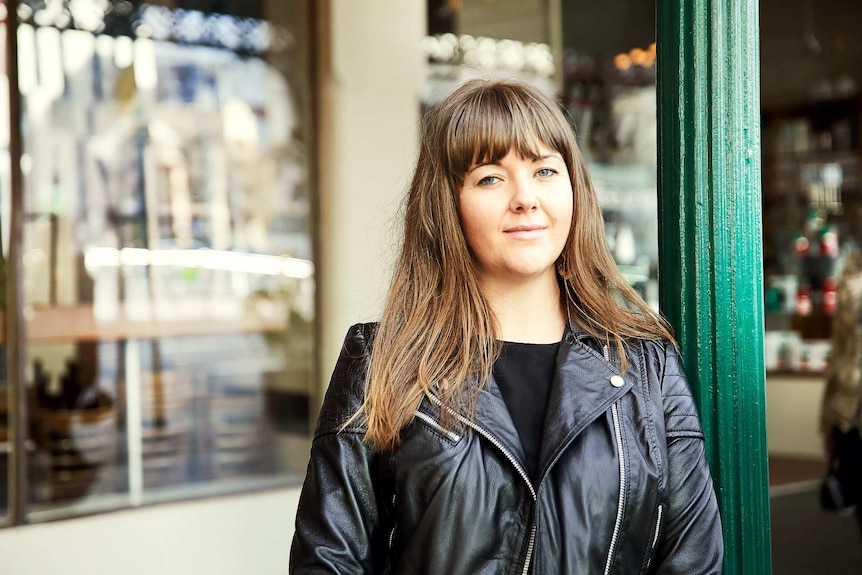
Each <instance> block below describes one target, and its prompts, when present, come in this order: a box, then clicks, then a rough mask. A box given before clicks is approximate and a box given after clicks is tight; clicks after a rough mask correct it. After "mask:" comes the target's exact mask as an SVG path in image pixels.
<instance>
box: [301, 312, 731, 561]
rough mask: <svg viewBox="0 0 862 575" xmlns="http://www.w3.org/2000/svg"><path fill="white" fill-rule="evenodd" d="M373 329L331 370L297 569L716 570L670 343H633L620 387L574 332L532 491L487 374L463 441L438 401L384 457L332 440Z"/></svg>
mask: <svg viewBox="0 0 862 575" xmlns="http://www.w3.org/2000/svg"><path fill="white" fill-rule="evenodd" d="M374 330H375V325H373V324H363V325H356V326H353V327H352V328H351V329H350V331H349V332H348V334H347V338H346V340H345V342H344V347H343V349H342V352H341V357H340V358H339V360H338V363H337V365H336V367H335V372H334V374H333V376H332V381H331V383H330V386H329V390H328V391H327V394H326V398H325V400H324V403H323V407H322V410H321V413H320V417H319V420H318V422H317V429H316V431H315V435H314V441H313V444H312V449H311V461H310V463H309V466H308V475H307V477H306V480H305V484H304V486H303V489H302V494H301V497H300V501H299V509H298V513H297V517H296V532H295V535H294V540H293V547H292V549H291V556H290V572H291V573H294V574H296V575H300V574H307V573H315V574H316V573H338V574H340V575H345V574H350V573H356V574H359V573H363V574H366V573H375V574H377V573H404V574H410V575H418V574H434V575H478V574H512V575H516V574H517V575H521V574H526V573H532V574H534V575H539V574H546V573H547V574H550V573H554V574H568V575H574V574H607V573H614V574H634V573H674V574H685V575H697V574H707V573H709V574H711V573H720V572H721V563H722V553H723V547H722V534H721V522H720V520H719V514H718V507H717V505H716V499H715V493H714V491H713V486H712V480H711V478H710V475H709V470H708V469H707V464H706V460H705V458H704V445H703V434H702V432H701V428H700V423H699V420H698V417H697V413H696V411H695V406H694V403H693V401H692V397H691V394H690V392H689V389H688V385H687V382H686V378H685V375H684V374H683V372H682V369H681V366H680V361H679V358H678V356H677V353H676V351H675V349H674V348H673V346H672V345H670V344H663V343H661V342H650V341H633V342H631V345H630V351H629V358H628V359H629V364H628V369H627V371H626V374H625V375H624V376H623V378H622V379H620V378H618V377H614V376H616V375H617V374H618V372H619V370H618V368H617V367H615V365H614V364H615V361H614V359H615V358H608V359H607V360H606V359H605V357H603V348H602V346H601V345H600V344H597V343H596V341H595V339H594V338H592V337H591V336H589V335H587V334H586V333H584V332H582V331H580V329H579V328H578V327H577V326H576V325H571V326H570V328H569V330H568V331H567V333H566V336H565V339H564V340H563V343H562V344H561V345H560V351H559V355H558V359H557V372H556V376H555V379H554V383H553V388H552V391H551V396H550V401H549V405H548V410H547V415H546V424H545V429H544V439H543V443H542V448H541V454H540V462H539V473H540V479H539V481H538V482H535V483H534V482H533V481H531V480H530V479H529V478H528V475H527V473H526V471H525V467H524V456H523V453H522V448H521V443H520V440H519V437H518V433H517V431H516V430H515V427H514V426H513V424H512V421H511V419H510V417H509V414H508V410H507V408H506V405H505V403H504V402H503V398H502V396H501V395H500V391H499V388H498V387H497V385H496V383H495V382H494V381H493V379H491V380H489V381H488V382H487V384H486V387H485V388H484V389H483V391H482V392H481V393H480V396H479V399H478V401H477V405H476V412H475V414H474V415H473V416H472V417H470V418H469V419H467V418H465V420H464V422H465V423H466V426H467V428H466V431H465V432H452V431H447V430H445V429H443V428H442V427H441V426H440V425H439V423H438V417H437V409H436V407H435V405H434V401H433V398H428V399H425V400H423V402H422V404H421V406H420V408H419V410H418V411H417V413H416V416H415V417H414V418H413V421H412V422H411V424H410V425H409V426H408V427H407V428H405V429H404V430H403V432H402V443H401V445H400V446H399V447H398V448H396V449H395V450H394V451H393V452H391V453H377V452H373V451H371V450H370V449H369V448H368V447H367V446H366V445H365V444H363V442H362V434H363V431H364V430H363V429H362V427H361V425H355V426H351V427H348V428H346V429H344V430H342V431H339V430H340V428H341V426H342V425H343V424H344V422H345V421H346V420H347V419H348V418H349V417H350V416H351V415H353V413H354V412H355V411H356V410H357V408H358V407H359V406H360V403H361V401H362V394H363V387H364V376H365V370H366V366H367V361H368V358H369V353H370V344H371V340H372V338H373V334H374ZM604 355H605V356H607V353H606V351H605V354H604Z"/></svg>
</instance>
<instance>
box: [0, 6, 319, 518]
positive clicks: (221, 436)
mask: <svg viewBox="0 0 862 575" xmlns="http://www.w3.org/2000/svg"><path fill="white" fill-rule="evenodd" d="M276 4H277V6H276ZM301 7H302V3H297V2H290V3H284V4H282V3H272V5H271V6H267V12H266V19H265V17H264V4H263V3H262V2H188V3H185V4H183V3H176V4H174V3H172V2H167V3H164V2H161V3H160V2H153V3H142V2H128V1H119V2H95V1H91V2H63V1H57V2H53V1H47V2H41V1H33V2H31V1H21V2H16V3H8V4H4V5H0V9H2V11H3V16H4V18H3V20H4V22H6V21H8V19H9V18H14V17H17V19H18V26H17V50H18V77H17V89H18V91H19V94H20V96H19V97H20V110H21V116H20V126H21V128H20V132H19V133H15V132H16V131H15V130H13V131H12V134H11V137H14V138H19V141H20V158H19V159H18V161H20V165H21V171H22V175H23V185H22V186H21V189H20V190H13V189H12V182H11V177H10V168H9V166H10V158H9V155H10V129H9V128H10V126H9V124H8V122H4V123H5V124H6V125H5V126H4V134H3V136H2V137H3V140H4V141H3V144H2V146H3V155H4V159H3V162H2V169H1V170H2V171H0V193H2V198H0V201H2V212H0V228H2V234H3V236H2V238H3V242H2V245H3V261H2V263H3V265H4V267H3V269H2V271H3V272H5V271H6V269H7V266H6V262H7V261H8V258H9V257H10V253H11V254H15V253H18V254H20V256H21V258H22V266H21V268H20V269H21V272H22V277H21V278H20V279H21V282H22V287H23V289H22V291H21V292H20V296H19V298H18V301H14V302H13V301H10V300H9V297H8V296H7V297H6V298H4V303H6V306H4V310H3V311H4V313H6V314H12V313H15V310H18V309H20V310H22V317H23V320H24V322H25V329H21V330H19V331H17V332H16V331H14V330H11V329H7V330H6V332H5V333H6V337H7V338H9V337H17V338H20V340H21V341H20V342H19V343H22V344H23V345H24V349H25V357H26V360H25V365H24V366H22V368H23V369H22V374H23V375H24V377H25V378H26V382H27V386H26V391H27V397H26V401H25V403H26V405H27V407H28V412H29V422H28V432H29V436H28V438H27V441H26V442H25V444H24V445H25V446H26V447H25V448H26V462H27V468H28V469H27V474H26V482H25V485H21V486H18V487H19V490H21V491H23V492H26V500H25V504H26V509H27V520H28V522H40V521H48V520H54V519H59V518H65V517H72V516H76V515H88V514H93V513H97V512H102V511H108V510H113V509H123V508H127V507H129V506H139V505H146V504H150V503H157V502H163V501H171V500H178V499H185V498H190V497H202V496H213V495H224V494H230V493H233V492H238V491H253V490H259V489H262V488H271V487H274V486H285V485H292V484H295V483H296V482H297V481H299V480H301V477H302V473H303V471H304V468H305V464H304V461H303V459H304V457H305V455H304V454H305V453H306V450H307V437H308V433H309V425H310V422H309V413H310V405H309V397H310V395H311V385H312V374H313V364H314V331H313V326H314V315H315V300H314V293H315V284H314V264H313V263H312V261H313V259H314V255H313V246H312V211H311V210H312V206H311V194H312V192H311V187H310V182H311V180H310V176H309V174H310V160H309V150H310V145H309V144H310V134H309V125H310V121H311V120H310V118H311V116H310V112H309V93H308V89H309V88H308V87H309V84H310V81H309V78H308V74H309V66H308V64H307V59H308V41H309V40H308V38H307V28H306V27H305V26H304V25H298V24H297V23H298V22H304V19H305V17H306V16H305V15H303V14H302V13H301V12H300V11H299V8H301ZM4 30H5V27H4ZM7 77H8V76H7ZM13 89H14V87H13ZM0 91H2V92H3V94H4V100H5V99H6V98H8V82H4V86H3V88H2V90H0ZM3 107H4V109H5V110H8V101H6V102H4V106H3ZM4 113H5V114H6V118H4V119H8V112H4ZM13 121H15V120H14V119H13ZM12 161H15V160H14V159H13V160H12ZM13 193H20V194H21V196H22V198H23V201H22V202H21V203H20V204H19V205H18V206H20V207H15V208H13V206H16V204H15V202H13V201H12V200H11V197H10V195H11V194H13ZM13 210H17V212H15V213H13ZM13 219H17V220H18V221H20V222H21V235H20V237H19V238H16V237H13V236H12V235H11V233H10V230H11V229H12V228H13V226H11V224H10V222H11V221H12V220H13ZM18 242H20V244H19V243H18ZM10 245H11V246H12V247H11V250H10ZM13 257H14V256H13ZM8 269H9V270H12V269H15V268H14V267H13V266H8ZM3 275H4V276H5V273H4V274H3ZM5 319H6V321H7V322H8V321H9V320H8V317H6V318H5ZM8 325H9V324H7V326H8ZM3 367H4V369H3V372H2V379H3V380H4V381H3V382H2V383H0V385H3V387H0V392H3V394H2V395H0V434H2V435H0V442H2V443H0V445H2V446H4V449H3V450H2V452H0V486H2V487H3V488H2V489H0V522H2V521H3V516H4V515H5V513H4V510H5V509H6V508H7V504H8V493H9V491H8V490H7V489H6V488H5V487H6V477H7V460H8V454H9V453H10V451H11V447H10V443H9V442H8V441H7V440H6V434H5V427H6V425H7V422H8V421H9V420H10V418H8V417H7V413H8V410H10V409H12V408H13V405H12V404H11V402H9V401H7V397H8V395H9V394H8V393H6V391H7V390H6V387H5V384H6V383H7V382H8V381H9V379H10V378H11V377H15V374H14V373H12V372H11V371H10V370H9V369H7V368H8V367H9V365H7V364H6V362H4V364H3ZM21 460H22V461H24V460H25V459H21Z"/></svg>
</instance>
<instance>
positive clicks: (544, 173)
mask: <svg viewBox="0 0 862 575" xmlns="http://www.w3.org/2000/svg"><path fill="white" fill-rule="evenodd" d="M556 173H557V170H554V169H552V168H542V169H541V170H539V171H538V172H536V175H537V176H539V177H540V178H548V177H550V176H553V175H554V174H556Z"/></svg>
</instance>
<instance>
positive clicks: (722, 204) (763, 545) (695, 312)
mask: <svg viewBox="0 0 862 575" xmlns="http://www.w3.org/2000/svg"><path fill="white" fill-rule="evenodd" d="M656 15H657V16H656V17H657V25H656V32H657V45H658V63H657V67H658V110H659V112H658V114H659V156H660V159H659V282H660V298H659V302H660V306H661V310H662V312H663V313H664V314H665V315H666V316H667V318H668V320H670V322H671V324H673V326H674V328H675V329H676V334H677V337H678V339H679V341H680V347H681V351H682V356H683V362H684V364H685V367H686V369H687V371H688V374H689V376H690V379H691V383H692V386H693V388H694V393H695V399H696V400H697V402H698V405H699V407H700V413H701V416H702V419H703V425H704V432H705V434H706V446H707V454H708V457H709V461H710V468H711V470H712V474H713V478H714V479H715V485H716V489H717V493H718V499H719V504H720V506H721V513H722V521H723V524H724V537H725V569H724V573H725V575H734V574H739V575H743V574H744V575H753V574H757V575H764V574H769V573H771V570H772V569H771V554H770V531H769V486H768V483H769V481H768V462H767V451H766V405H765V371H764V366H763V287H762V283H763V264H762V230H761V204H760V202H761V193H760V96H759V94H760V77H759V53H758V25H759V21H758V20H759V18H758V1H757V0H658V2H657V3H656Z"/></svg>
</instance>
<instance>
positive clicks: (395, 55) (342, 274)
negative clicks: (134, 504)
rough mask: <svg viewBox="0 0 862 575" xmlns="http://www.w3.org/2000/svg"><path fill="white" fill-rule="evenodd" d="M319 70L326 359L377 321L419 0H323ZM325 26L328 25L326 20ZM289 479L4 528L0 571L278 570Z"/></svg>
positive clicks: (400, 171) (414, 107) (412, 126)
mask: <svg viewBox="0 0 862 575" xmlns="http://www.w3.org/2000/svg"><path fill="white" fill-rule="evenodd" d="M315 1H316V2H318V9H319V10H320V11H321V12H322V13H323V14H327V13H328V18H327V20H328V25H327V26H325V28H326V29H328V37H327V36H324V37H323V45H322V46H318V47H317V50H315V54H316V55H317V57H318V58H324V59H325V60H323V61H322V62H321V63H322V66H321V68H320V72H321V76H320V78H321V82H322V84H323V86H322V93H321V99H320V102H319V105H320V107H321V111H322V118H321V126H320V127H321V134H320V147H321V153H320V182H319V183H320V186H319V187H320V195H321V207H320V219H321V221H320V225H321V228H320V239H321V250H320V258H321V261H320V262H319V265H318V282H319V283H318V285H319V290H320V298H321V308H322V311H321V314H320V322H321V323H320V325H321V330H322V346H323V349H322V353H321V355H322V358H323V359H322V366H321V372H322V374H323V377H324V378H328V375H329V373H330V372H331V370H332V366H333V364H334V361H335V357H336V355H337V353H338V350H339V348H340V346H341V341H342V339H343V337H344V332H345V330H346V329H347V327H348V326H349V325H350V324H352V323H354V322H357V321H367V320H372V319H376V317H377V314H378V313H379V310H380V306H381V303H382V299H383V295H384V291H385V286H386V284H387V281H388V265H389V264H390V262H391V260H392V257H393V250H392V246H393V244H394V243H395V242H396V241H397V238H398V235H397V234H396V233H393V231H392V230H393V224H394V223H395V222H396V215H395V214H396V211H397V208H398V207H399V200H400V196H401V194H402V192H403V190H404V189H405V188H406V186H407V183H408V181H409V178H410V175H411V165H410V164H411V161H412V160H413V158H414V156H415V151H416V144H417V128H418V121H419V98H418V93H419V83H420V78H421V74H422V66H423V64H422V56H421V52H420V47H419V42H420V40H421V38H422V36H423V35H424V34H425V2H423V1H421V0H362V1H361V2H357V1H356V0H331V2H324V1H320V0H315ZM324 32H326V30H325V31H324ZM297 497H298V490H297V489H287V490H280V491H273V492H268V493H262V494H253V495H246V496H238V497H229V498H218V499H209V500H204V501H196V502H188V503H175V504H166V505H161V506H156V507H149V508H142V509H135V510H129V511H123V512H116V513H109V514H105V515H100V516H96V517H90V518H85V519H75V520H67V521H62V522H57V523H52V524H41V525H34V526H28V527H16V528H11V529H2V530H0V573H3V575H6V574H9V575H31V574H32V575H54V574H59V573H62V574H63V575H78V574H80V575H102V574H105V575H108V574H110V575H116V574H118V573H121V574H123V575H136V574H139V573H140V574H142V575H143V574H147V575H152V574H153V573H156V574H158V575H173V574H178V575H179V574H182V575H186V574H192V573H195V574H196V573H206V574H207V575H236V574H238V573H243V574H249V575H268V574H277V573H286V572H287V557H288V551H289V547H290V539H291V537H292V531H293V528H292V525H293V519H294V515H295V510H296V500H297Z"/></svg>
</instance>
